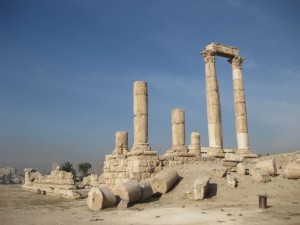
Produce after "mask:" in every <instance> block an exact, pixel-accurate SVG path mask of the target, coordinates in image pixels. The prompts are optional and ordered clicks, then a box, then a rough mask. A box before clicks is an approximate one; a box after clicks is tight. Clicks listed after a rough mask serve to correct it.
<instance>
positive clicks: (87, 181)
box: [82, 175, 91, 186]
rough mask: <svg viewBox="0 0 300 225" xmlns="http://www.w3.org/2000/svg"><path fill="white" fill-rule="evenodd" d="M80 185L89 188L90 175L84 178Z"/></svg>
mask: <svg viewBox="0 0 300 225" xmlns="http://www.w3.org/2000/svg"><path fill="white" fill-rule="evenodd" d="M82 185H84V186H90V185H91V175H89V176H86V177H84V178H83V180H82Z"/></svg>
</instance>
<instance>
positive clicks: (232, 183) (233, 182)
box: [226, 174, 237, 188]
mask: <svg viewBox="0 0 300 225" xmlns="http://www.w3.org/2000/svg"><path fill="white" fill-rule="evenodd" d="M226 178H227V184H228V185H229V187H232V188H236V185H237V180H236V178H235V176H234V175H232V174H227V176H226Z"/></svg>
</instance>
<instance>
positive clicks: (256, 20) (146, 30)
mask: <svg viewBox="0 0 300 225" xmlns="http://www.w3.org/2000/svg"><path fill="white" fill-rule="evenodd" d="M299 6H300V3H299V1H297V0H288V1H284V0H276V1H274V0H257V1H242V0H226V1H217V0H213V1H208V0H197V1H196V0H189V1H183V0H182V1H180V0H153V1H146V0H139V1H138V0H127V1H122V0H107V1H105V0H99V1H92V0H87V1H78V0H72V1H71V0H70V1H67V0H62V1H61V0H53V1H40V0H27V1H16V0H10V1H5V0H2V1H0V152H1V157H0V166H1V167H2V166H6V165H12V166H14V167H17V168H19V169H23V168H24V167H36V168H39V169H40V170H44V169H46V170H49V169H50V167H51V163H52V162H59V163H62V162H64V161H67V160H68V161H71V162H72V163H73V164H74V165H75V166H76V165H77V163H79V162H84V161H89V162H92V163H93V165H94V169H98V168H97V167H99V166H100V162H101V160H102V159H103V157H104V155H105V154H109V153H111V152H112V150H113V148H114V142H115V141H114V138H115V132H116V131H118V130H125V131H128V133H129V146H130V147H131V146H132V141H133V112H132V108H133V107H132V103H133V102H132V101H133V99H132V86H133V82H134V81H136V80H145V81H147V82H148V92H149V143H150V145H151V146H152V148H153V149H154V150H157V151H158V152H160V153H164V152H165V151H166V150H167V149H168V148H169V147H170V146H171V122H170V121H171V118H170V115H171V110H172V109H173V108H182V109H185V110H186V144H189V142H190V133H191V132H192V131H193V130H198V131H200V133H201V142H202V145H203V146H207V145H208V137H207V119H206V103H205V79H204V76H205V75H204V62H203V59H202V56H201V55H200V52H201V51H202V50H204V48H205V46H206V45H207V44H209V43H211V42H220V43H223V44H227V45H231V46H234V47H237V48H239V49H240V55H241V56H243V57H245V58H246V60H245V62H244V64H243V75H244V82H245V91H246V101H247V111H248V123H249V139H250V147H251V149H252V151H254V152H256V153H274V152H284V151H293V150H299V149H300V138H299V133H300V116H299V115H300V104H299V96H300V90H299V84H300V74H299V71H300V64H299V61H300V60H299V52H300V44H299V40H300V29H299V23H300V14H299V12H298V10H299V8H300V7H299ZM217 75H218V80H219V87H220V92H221V103H222V119H223V133H224V146H225V147H226V148H234V147H236V133H235V124H234V123H235V122H234V106H233V91H232V78H231V77H232V75H231V66H230V64H229V63H228V62H227V61H226V59H224V58H220V57H218V58H217Z"/></svg>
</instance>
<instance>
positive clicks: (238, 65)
mask: <svg viewBox="0 0 300 225" xmlns="http://www.w3.org/2000/svg"><path fill="white" fill-rule="evenodd" d="M244 60H245V58H243V57H240V56H236V57H234V58H232V59H229V60H228V62H229V63H230V64H231V65H232V68H233V69H242V63H243V62H244Z"/></svg>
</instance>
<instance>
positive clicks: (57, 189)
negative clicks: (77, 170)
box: [22, 168, 88, 199]
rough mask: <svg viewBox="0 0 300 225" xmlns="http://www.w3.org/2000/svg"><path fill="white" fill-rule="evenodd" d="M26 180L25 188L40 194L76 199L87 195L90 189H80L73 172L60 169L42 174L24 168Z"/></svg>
mask: <svg viewBox="0 0 300 225" xmlns="http://www.w3.org/2000/svg"><path fill="white" fill-rule="evenodd" d="M24 174H25V182H24V184H23V186H22V188H23V189H26V190H31V191H36V192H37V193H38V194H44V195H45V194H49V195H57V196H63V197H66V198H71V199H76V198H81V197H86V196H87V193H88V190H85V189H79V187H78V186H77V185H76V184H75V181H74V179H73V174H72V173H70V172H65V171H61V170H59V168H57V169H55V170H52V171H51V174H50V175H42V174H41V173H40V172H39V171H37V170H36V169H33V168H26V169H24Z"/></svg>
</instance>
